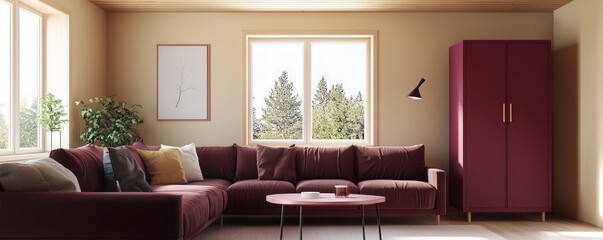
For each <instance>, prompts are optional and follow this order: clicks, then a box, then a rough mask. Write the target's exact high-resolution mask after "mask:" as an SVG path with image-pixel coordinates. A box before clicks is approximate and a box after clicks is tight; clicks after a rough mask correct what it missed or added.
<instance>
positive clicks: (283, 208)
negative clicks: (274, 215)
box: [281, 205, 285, 240]
mask: <svg viewBox="0 0 603 240" xmlns="http://www.w3.org/2000/svg"><path fill="white" fill-rule="evenodd" d="M284 211H285V205H281V240H283V218H284V217H285V216H284V214H283V212H284Z"/></svg>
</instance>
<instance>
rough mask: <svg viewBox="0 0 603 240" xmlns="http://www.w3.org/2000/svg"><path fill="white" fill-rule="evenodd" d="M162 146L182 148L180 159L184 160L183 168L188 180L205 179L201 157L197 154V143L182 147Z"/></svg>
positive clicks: (165, 146) (163, 146)
mask: <svg viewBox="0 0 603 240" xmlns="http://www.w3.org/2000/svg"><path fill="white" fill-rule="evenodd" d="M161 148H162V149H163V148H177V149H178V150H180V161H181V162H182V168H183V169H184V176H185V177H186V181H188V182H194V181H201V180H203V173H202V172H201V167H200V165H199V157H198V156H197V149H196V148H195V144H194V143H191V144H187V145H184V146H182V147H174V146H168V145H163V144H161Z"/></svg>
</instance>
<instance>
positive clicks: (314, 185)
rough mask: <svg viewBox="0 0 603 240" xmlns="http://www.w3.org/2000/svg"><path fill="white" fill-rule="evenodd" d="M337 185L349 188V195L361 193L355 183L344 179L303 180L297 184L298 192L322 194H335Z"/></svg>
mask: <svg viewBox="0 0 603 240" xmlns="http://www.w3.org/2000/svg"><path fill="white" fill-rule="evenodd" d="M335 185H346V186H348V192H349V193H360V190H359V189H358V186H356V184H354V183H353V182H350V181H348V180H344V179H314V180H303V181H300V182H298V183H297V186H296V188H295V191H296V192H321V193H335Z"/></svg>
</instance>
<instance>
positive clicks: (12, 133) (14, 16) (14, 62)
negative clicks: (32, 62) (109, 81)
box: [0, 0, 46, 156]
mask: <svg viewBox="0 0 603 240" xmlns="http://www.w3.org/2000/svg"><path fill="white" fill-rule="evenodd" d="M0 1H3V2H5V3H8V4H9V5H11V10H12V11H11V38H10V41H11V43H10V46H11V48H10V52H11V56H10V58H11V59H10V71H11V74H10V75H11V78H10V86H11V87H10V104H9V105H10V106H9V108H10V109H9V113H10V117H9V118H10V123H9V126H8V129H9V134H8V135H9V136H8V138H9V143H8V149H3V150H0V156H15V155H24V154H35V153H43V152H44V149H45V142H46V141H45V138H44V133H43V129H42V128H41V126H40V125H39V124H37V128H38V130H37V133H38V137H37V140H38V144H37V147H33V148H21V146H20V145H21V144H20V131H19V126H20V121H19V114H20V113H19V112H20V109H21V108H20V103H21V100H20V96H21V93H20V87H21V86H20V85H21V78H20V38H21V37H20V17H21V13H20V11H21V9H23V10H25V11H28V12H30V13H32V14H34V15H37V16H39V17H40V39H39V42H38V43H39V46H38V48H39V56H38V61H39V62H38V66H39V72H38V84H37V89H36V91H37V95H38V101H39V99H41V98H42V97H43V93H44V91H43V89H44V85H45V80H46V79H45V71H46V68H45V60H44V59H45V56H46V54H45V53H46V49H45V39H46V17H45V14H44V13H42V12H40V11H38V10H36V9H34V8H33V7H30V6H28V5H26V4H23V3H21V2H20V1H14V0H0ZM37 112H38V114H39V113H40V106H39V104H38V109H37Z"/></svg>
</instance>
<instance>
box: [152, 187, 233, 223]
mask: <svg viewBox="0 0 603 240" xmlns="http://www.w3.org/2000/svg"><path fill="white" fill-rule="evenodd" d="M216 180H217V181H212V180H211V179H210V180H209V181H207V182H206V181H205V180H204V181H198V182H193V183H188V184H184V185H155V186H153V192H160V193H170V192H171V193H174V192H186V193H196V194H200V195H205V196H206V197H207V201H208V203H209V218H214V217H217V216H220V215H221V214H222V211H224V209H226V204H227V203H228V195H227V194H226V187H224V186H223V185H222V184H223V183H222V182H220V181H224V182H226V180H222V179H216ZM226 184H229V183H228V182H226Z"/></svg>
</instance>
